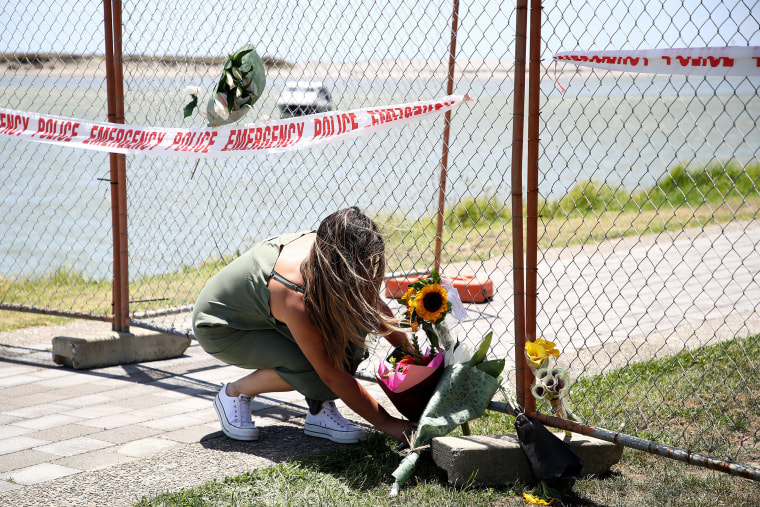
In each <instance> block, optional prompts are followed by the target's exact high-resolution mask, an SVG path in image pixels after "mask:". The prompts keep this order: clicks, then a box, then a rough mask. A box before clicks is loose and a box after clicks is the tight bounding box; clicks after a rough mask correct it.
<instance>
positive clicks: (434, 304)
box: [414, 283, 449, 322]
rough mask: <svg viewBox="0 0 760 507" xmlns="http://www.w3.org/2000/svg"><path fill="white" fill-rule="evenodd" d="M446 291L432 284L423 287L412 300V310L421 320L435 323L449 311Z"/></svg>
mask: <svg viewBox="0 0 760 507" xmlns="http://www.w3.org/2000/svg"><path fill="white" fill-rule="evenodd" d="M446 296H447V295H446V289H444V288H443V287H441V286H440V285H439V284H437V283H434V284H431V285H425V286H424V287H423V288H422V289H420V291H419V292H417V296H416V297H415V298H414V310H415V312H416V313H417V315H418V316H419V317H420V318H421V319H425V320H426V321H428V322H436V321H437V320H438V319H440V318H441V317H442V316H443V315H444V314H445V313H446V311H447V310H448V309H449V306H448V305H449V302H448V299H446Z"/></svg>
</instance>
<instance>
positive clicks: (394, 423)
mask: <svg viewBox="0 0 760 507" xmlns="http://www.w3.org/2000/svg"><path fill="white" fill-rule="evenodd" d="M416 429H417V423H416V422H412V421H407V420H406V419H396V418H395V417H393V418H391V419H390V421H389V422H388V424H386V425H384V427H382V428H380V430H382V432H383V433H385V434H386V435H388V436H389V437H391V438H395V439H396V440H398V441H399V442H403V443H406V444H410V445H411V438H412V433H413V432H414V431H415V430H416Z"/></svg>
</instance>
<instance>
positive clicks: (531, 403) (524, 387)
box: [488, 0, 760, 481]
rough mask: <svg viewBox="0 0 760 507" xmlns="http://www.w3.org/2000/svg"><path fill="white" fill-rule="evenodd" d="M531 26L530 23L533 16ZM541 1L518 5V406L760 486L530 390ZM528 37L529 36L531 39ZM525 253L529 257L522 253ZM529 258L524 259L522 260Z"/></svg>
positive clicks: (738, 472)
mask: <svg viewBox="0 0 760 507" xmlns="http://www.w3.org/2000/svg"><path fill="white" fill-rule="evenodd" d="M529 10H530V22H529V23H528V11H529ZM542 10H543V6H542V2H541V0H530V6H528V0H517V2H516V13H517V23H516V33H515V40H516V44H515V47H516V50H515V95H514V115H513V116H514V122H513V135H512V140H513V145H512V216H513V222H512V238H513V242H514V249H513V264H514V265H513V270H514V271H513V276H514V293H513V296H514V311H515V328H514V329H515V369H516V377H517V378H516V386H515V390H516V397H517V403H518V404H519V405H520V407H522V409H523V410H524V411H525V412H526V413H527V414H528V415H529V416H531V417H534V418H536V419H538V420H539V421H541V422H542V423H544V424H546V425H548V426H551V427H554V428H557V429H562V430H567V431H571V432H573V433H580V434H582V435H586V436H590V437H594V438H598V439H600V440H604V441H607V442H611V443H614V444H619V445H623V446H624V447H629V448H631V449H636V450H639V451H644V452H648V453H650V454H656V455H659V456H663V457H666V458H670V459H674V460H677V461H682V462H684V463H688V464H690V465H697V466H700V467H704V468H707V469H710V470H716V471H719V472H725V473H728V474H730V475H735V476H739V477H744V478H746V479H751V480H754V481H760V469H758V468H755V467H751V466H746V465H741V464H738V463H733V462H730V461H728V460H724V459H718V458H713V457H710V456H707V455H704V454H700V453H696V452H692V451H690V450H688V449H683V448H680V447H675V446H671V445H666V444H663V443H660V442H656V441H653V440H646V439H643V438H639V437H635V436H632V435H627V434H624V433H620V432H616V431H611V430H607V429H604V428H597V427H595V426H588V425H585V424H581V423H577V422H574V421H571V420H568V419H563V418H559V417H554V416H552V415H549V414H544V413H541V412H539V411H537V409H536V400H535V398H534V397H533V393H532V392H531V389H530V386H531V384H532V383H533V380H534V378H533V372H532V371H531V369H530V368H529V367H528V365H527V359H526V357H525V354H524V353H523V350H524V349H525V342H526V341H534V340H535V339H536V337H537V334H536V320H537V297H538V292H537V276H538V266H537V265H538V260H537V259H538V158H539V119H540V107H539V102H540V95H541V88H540V79H541V12H542ZM526 34H527V35H526ZM528 38H529V39H530V53H529V55H530V66H529V69H528V120H527V123H528V142H527V164H526V172H527V196H526V197H527V199H526V200H527V202H526V208H525V209H526V216H523V215H522V213H523V200H522V188H523V184H522V170H523V169H522V149H523V123H524V100H525V99H524V97H525V84H524V83H525V59H526V56H525V55H526V39H528ZM523 220H525V227H526V230H525V238H526V240H525V242H526V244H525V247H524V248H523V244H522V242H523ZM523 250H524V254H523ZM523 255H524V258H523ZM488 408H489V409H490V410H494V411H498V412H503V413H507V414H512V415H515V414H516V411H515V408H516V407H512V406H511V405H509V404H508V403H497V402H491V404H490V405H489V406H488Z"/></svg>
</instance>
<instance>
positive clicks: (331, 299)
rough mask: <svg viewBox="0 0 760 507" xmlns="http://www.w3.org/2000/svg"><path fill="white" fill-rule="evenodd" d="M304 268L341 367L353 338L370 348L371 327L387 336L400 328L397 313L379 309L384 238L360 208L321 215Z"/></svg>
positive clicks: (309, 302) (316, 314)
mask: <svg viewBox="0 0 760 507" xmlns="http://www.w3.org/2000/svg"><path fill="white" fill-rule="evenodd" d="M301 274H302V276H303V279H304V286H305V298H304V302H305V304H306V309H307V310H308V312H309V315H310V317H311V320H312V323H313V324H314V325H315V326H316V327H317V329H319V331H320V333H321V334H322V337H323V340H324V344H325V349H326V351H327V354H328V355H329V356H330V359H331V360H332V361H333V364H334V365H335V366H336V367H338V368H341V367H343V364H344V360H345V359H346V354H347V349H348V346H349V344H350V343H355V344H357V345H359V346H361V347H363V348H366V345H365V344H364V338H365V336H366V335H367V334H368V333H372V334H375V335H378V336H386V335H388V334H389V333H391V332H392V331H393V330H394V329H397V325H398V321H397V319H394V318H393V317H390V316H388V315H385V314H384V313H382V312H381V311H380V310H379V309H378V300H379V298H380V294H379V292H380V285H381V283H382V281H383V276H384V274H385V243H384V241H383V237H382V235H381V234H380V232H379V230H378V228H377V226H376V225H375V223H374V222H373V221H372V220H371V219H370V218H368V217H367V216H366V215H365V214H364V213H362V212H361V210H359V208H357V207H351V208H346V209H342V210H339V211H336V212H335V213H333V214H331V215H330V216H328V217H327V218H325V219H324V220H322V222H321V223H320V225H319V228H318V229H317V237H316V240H315V241H314V246H313V247H312V249H311V253H310V254H309V257H308V258H307V259H306V261H305V262H304V263H303V264H302V265H301Z"/></svg>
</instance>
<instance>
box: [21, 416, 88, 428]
mask: <svg viewBox="0 0 760 507" xmlns="http://www.w3.org/2000/svg"><path fill="white" fill-rule="evenodd" d="M81 420H82V418H81V417H74V416H71V415H64V414H52V415H45V416H42V417H35V418H33V419H27V420H25V421H17V422H15V423H13V424H14V426H21V427H22V428H31V429H34V430H46V429H48V428H53V427H55V426H62V425H65V424H72V423H77V422H79V421H81Z"/></svg>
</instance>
